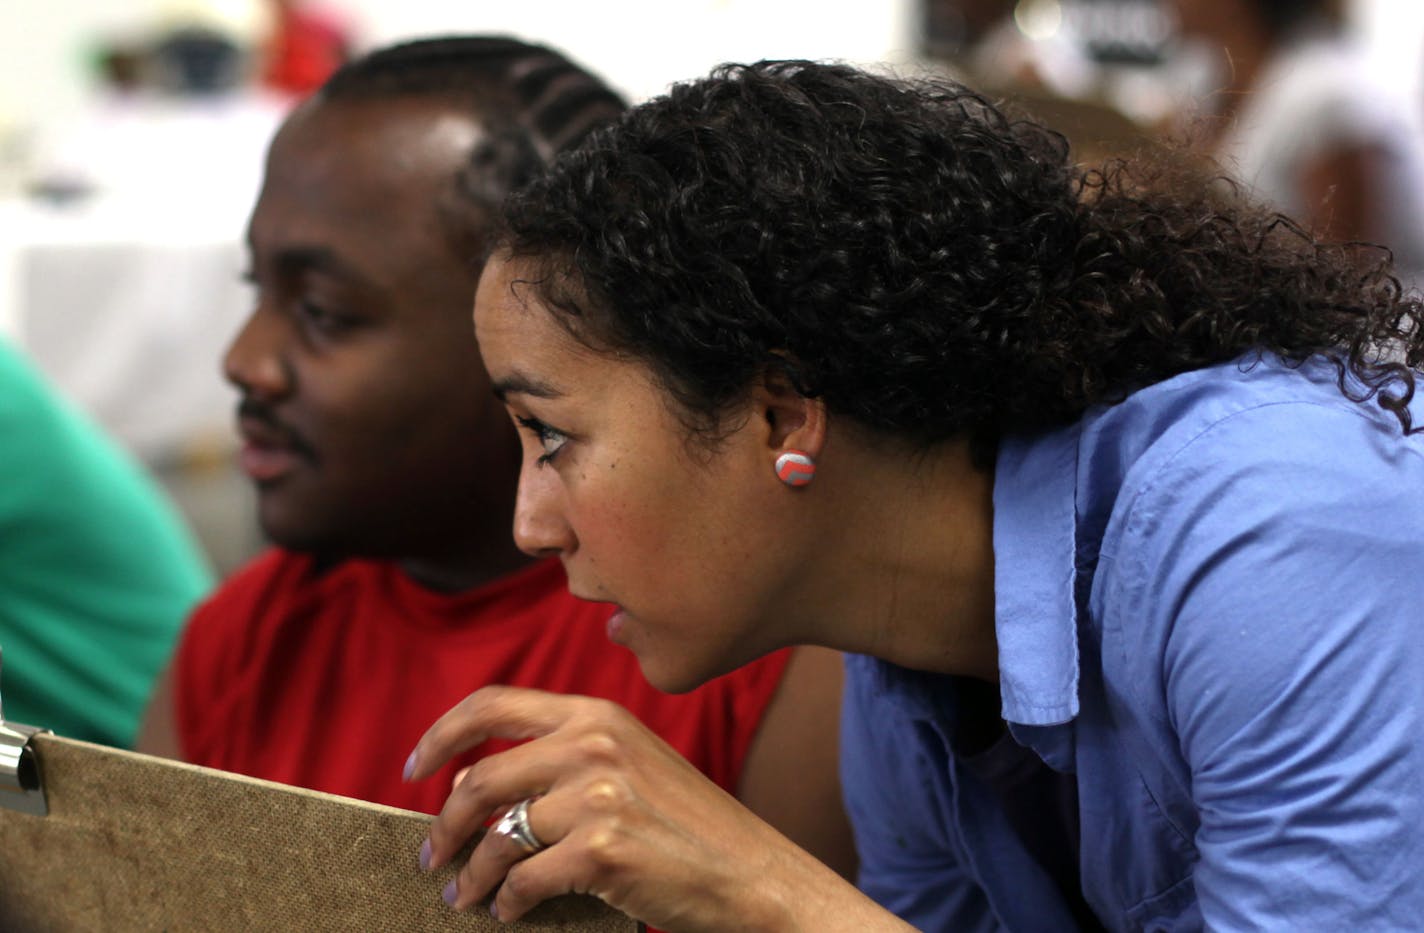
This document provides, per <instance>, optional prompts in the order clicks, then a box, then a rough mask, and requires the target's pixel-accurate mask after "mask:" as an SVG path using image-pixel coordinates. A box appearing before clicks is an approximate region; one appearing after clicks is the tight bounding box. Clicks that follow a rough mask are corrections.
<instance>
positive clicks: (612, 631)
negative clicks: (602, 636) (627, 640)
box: [606, 606, 628, 645]
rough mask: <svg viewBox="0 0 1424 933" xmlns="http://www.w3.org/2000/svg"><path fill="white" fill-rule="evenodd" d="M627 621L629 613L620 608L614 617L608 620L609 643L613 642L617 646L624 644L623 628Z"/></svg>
mask: <svg viewBox="0 0 1424 933" xmlns="http://www.w3.org/2000/svg"><path fill="white" fill-rule="evenodd" d="M627 621H628V613H627V611H626V610H625V609H623V608H622V607H621V606H620V607H619V608H618V611H617V612H615V613H613V615H612V616H610V617H609V619H608V624H607V626H606V631H607V633H608V640H609V641H611V642H613V643H614V644H615V645H621V644H623V638H622V635H623V627H624V625H625V624H626V623H627Z"/></svg>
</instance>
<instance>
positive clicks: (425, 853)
mask: <svg viewBox="0 0 1424 933" xmlns="http://www.w3.org/2000/svg"><path fill="white" fill-rule="evenodd" d="M420 867H421V868H422V869H424V870H425V871H430V840H429V839H427V840H425V841H424V842H422V843H421V844H420Z"/></svg>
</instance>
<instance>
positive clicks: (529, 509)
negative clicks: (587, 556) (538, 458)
mask: <svg viewBox="0 0 1424 933" xmlns="http://www.w3.org/2000/svg"><path fill="white" fill-rule="evenodd" d="M563 506H564V496H563V489H562V486H561V485H560V482H559V474H558V473H557V472H556V471H555V470H553V469H551V468H548V467H545V468H543V469H540V468H539V467H537V466H535V465H534V464H533V463H531V462H530V459H529V458H526V459H525V462H524V466H523V468H522V469H521V470H520V471H519V492H518V495H517V497H516V498H515V502H514V543H515V544H517V545H518V546H519V549H520V550H522V551H523V552H524V553H526V554H528V555H530V556H531V557H547V556H551V555H563V556H567V555H568V554H569V553H570V552H571V551H573V550H574V548H575V547H576V546H577V539H576V538H575V536H574V534H573V529H572V528H571V527H570V526H569V523H568V520H567V518H566V516H565V514H564V508H563Z"/></svg>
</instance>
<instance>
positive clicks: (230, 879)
mask: <svg viewBox="0 0 1424 933" xmlns="http://www.w3.org/2000/svg"><path fill="white" fill-rule="evenodd" d="M32 746H33V747H34V748H35V750H36V754H37V755H38V758H39V763H40V769H41V773H42V779H43V781H44V785H45V790H46V793H47V797H48V801H49V811H50V812H49V816H47V817H37V816H30V815H28V814H23V813H18V812H15V811H12V810H6V809H0V930H4V931H5V933H11V931H14V933H50V931H55V933H71V931H75V933H81V931H91V930H92V931H105V933H110V931H129V930H133V931H150V930H151V931H190V930H195V931H196V930H202V931H214V933H226V931H234V933H235V931H243V933H247V931H266V930H274V931H280V930H294V931H297V930H299V931H325V930H331V931H336V930H340V931H343V933H349V931H366V930H372V931H387V930H390V931H403V930H422V931H424V930H431V931H446V930H462V931H466V930H474V931H494V930H500V931H507V933H516V931H531V930H539V931H546V933H547V931H567V933H625V931H626V933H633V931H636V930H638V929H639V925H638V924H636V923H635V922H634V921H632V920H630V919H628V918H627V917H625V916H623V915H622V914H619V913H616V912H614V911H611V910H609V909H608V908H607V907H605V906H604V905H602V904H601V903H599V902H598V901H596V900H593V899H591V898H575V897H568V898H562V899H559V900H557V901H551V902H549V903H547V904H545V905H543V906H542V907H540V908H539V909H538V910H537V911H535V912H534V913H532V914H530V915H529V916H528V917H527V918H526V919H525V920H523V921H520V922H518V923H513V924H499V923H497V922H495V921H494V920H493V919H491V918H490V916H489V915H488V913H486V912H485V911H484V910H482V909H480V908H478V907H477V908H474V909H472V910H471V911H469V912H467V913H461V914H457V913H455V912H454V911H452V910H450V909H449V908H448V907H446V906H445V904H444V903H443V902H442V901H441V899H440V891H441V889H442V888H443V887H444V885H445V883H446V881H448V880H449V878H450V877H451V874H452V869H449V868H446V869H444V870H442V871H437V872H433V873H430V874H426V873H424V872H422V871H420V870H419V869H418V868H417V867H416V857H417V850H418V848H419V846H420V841H421V840H422V839H423V838H424V834H425V826H426V824H427V823H428V822H429V817H427V816H424V815H421V814H418V813H411V812H409V811H405V810H396V809H392V808H390V807H382V806H376V805H374V804H368V803H362V802H359V801H355V800H348V799H346V798H344V797H333V796H331V795H328V794H319V793H314V792H311V791H304V790H298V789H294V788H290V787H285V786H282V785H279V784H272V783H269V782H267V781H257V780H253V779H250V778H244V777H238V776H235V775H231V774H226V773H223V772H220V771H212V770H209V769H207V768H197V767H193V766H191V765H183V764H177V763H174V762H169V761H164V760H162V759H157V758H150V757H147V756H144V755H136V754H133V753H131V752H123V751H117V750H115V749H110V748H104V747H101V746H97V745H90V744H87V743H85V742H77V741H74V740H71V739H64V738H59V737H56V736H52V735H39V736H36V737H35V738H34V739H33V740H32Z"/></svg>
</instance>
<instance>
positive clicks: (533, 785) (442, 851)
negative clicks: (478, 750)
mask: <svg viewBox="0 0 1424 933" xmlns="http://www.w3.org/2000/svg"><path fill="white" fill-rule="evenodd" d="M561 760H562V756H560V755H559V754H558V753H557V751H551V750H550V748H548V747H547V744H546V743H545V742H544V741H543V740H541V739H536V740H534V741H532V742H529V743H527V744H524V745H518V746H515V747H514V748H511V749H509V750H508V751H505V752H501V753H500V754H498V755H490V756H489V757H487V758H481V759H480V760H479V761H477V762H475V763H474V764H473V765H471V766H470V767H469V768H467V769H465V772H464V776H463V777H462V778H461V780H460V782H459V783H458V784H456V785H455V786H454V787H453V788H451V790H450V796H448V797H446V798H445V805H444V806H442V807H441V808H440V813H439V815H438V816H436V818H435V820H434V822H432V823H431V824H430V833H429V837H430V848H429V852H430V859H429V866H430V867H431V868H439V867H440V866H441V865H444V864H445V863H446V862H448V861H449V860H450V859H451V858H453V857H454V856H455V853H457V852H459V851H460V848H461V847H462V846H463V845H464V844H465V840H467V839H469V838H470V837H471V836H473V835H474V834H475V833H476V832H477V831H478V830H479V829H480V827H482V826H484V824H485V823H486V822H487V821H488V820H489V819H490V816H491V815H492V814H493V813H494V812H495V811H496V810H499V809H501V808H508V807H510V806H513V805H514V804H516V803H518V802H519V801H521V800H524V799H526V798H529V797H537V796H539V795H541V794H544V793H545V792H547V791H548V790H549V789H550V788H552V787H553V786H554V784H555V782H556V781H557V780H558V777H559V774H560V772H561V770H562V767H561V764H560V762H561Z"/></svg>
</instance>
